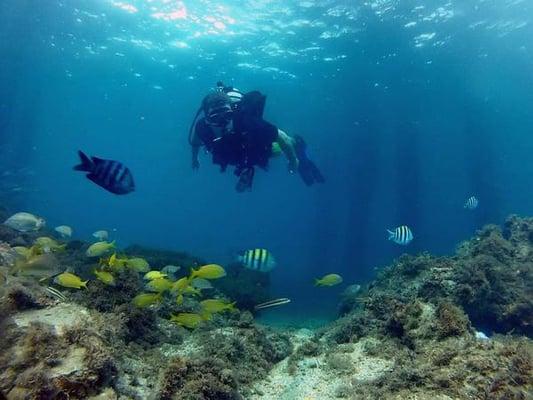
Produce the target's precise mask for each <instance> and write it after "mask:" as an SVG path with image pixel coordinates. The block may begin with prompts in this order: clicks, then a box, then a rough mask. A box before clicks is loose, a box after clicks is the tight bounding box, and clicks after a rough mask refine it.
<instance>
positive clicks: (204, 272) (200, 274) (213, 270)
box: [190, 264, 226, 279]
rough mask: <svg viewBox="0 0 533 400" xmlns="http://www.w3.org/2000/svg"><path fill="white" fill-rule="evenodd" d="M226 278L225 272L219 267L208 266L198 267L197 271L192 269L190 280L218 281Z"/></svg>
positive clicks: (214, 265)
mask: <svg viewBox="0 0 533 400" xmlns="http://www.w3.org/2000/svg"><path fill="white" fill-rule="evenodd" d="M224 276H226V271H225V270H224V268H222V267H221V266H220V265H217V264H208V265H204V266H202V267H200V268H199V269H198V270H195V269H194V268H193V269H192V272H191V276H190V279H194V278H203V279H218V278H222V277H224Z"/></svg>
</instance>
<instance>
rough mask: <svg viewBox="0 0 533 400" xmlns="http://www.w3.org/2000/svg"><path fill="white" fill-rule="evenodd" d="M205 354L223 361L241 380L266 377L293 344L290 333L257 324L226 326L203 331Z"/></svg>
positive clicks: (238, 380) (286, 355)
mask: <svg viewBox="0 0 533 400" xmlns="http://www.w3.org/2000/svg"><path fill="white" fill-rule="evenodd" d="M203 349H204V354H206V355H207V356H209V357H210V358H214V359H217V360H221V361H223V362H224V363H225V364H226V366H227V368H229V369H232V370H233V372H234V374H235V378H236V380H237V382H238V383H239V384H249V383H251V382H253V381H255V380H257V379H260V378H263V377H264V376H265V375H266V373H267V372H268V371H269V370H270V369H271V368H272V366H273V365H274V364H275V363H277V362H279V361H281V360H283V359H284V358H286V357H288V356H289V354H290V353H291V352H292V350H293V348H292V344H291V342H290V339H289V337H288V336H287V335H284V334H280V333H276V332H268V331H265V330H263V329H259V328H257V327H253V328H249V329H233V328H224V329H221V330H218V331H217V332H212V331H211V332H208V333H205V334H204V340H203Z"/></svg>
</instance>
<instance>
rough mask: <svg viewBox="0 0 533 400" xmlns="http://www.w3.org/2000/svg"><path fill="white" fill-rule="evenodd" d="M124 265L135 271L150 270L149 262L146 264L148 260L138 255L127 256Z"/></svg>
mask: <svg viewBox="0 0 533 400" xmlns="http://www.w3.org/2000/svg"><path fill="white" fill-rule="evenodd" d="M126 267H128V268H131V269H133V270H135V271H137V272H148V271H149V270H150V264H148V261H146V260H145V259H144V258H140V257H134V258H128V259H127V261H126Z"/></svg>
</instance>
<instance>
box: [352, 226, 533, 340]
mask: <svg viewBox="0 0 533 400" xmlns="http://www.w3.org/2000/svg"><path fill="white" fill-rule="evenodd" d="M531 293H533V219H532V218H525V219H521V218H518V217H516V216H512V217H510V218H509V219H508V220H507V222H506V223H505V230H504V233H502V231H501V230H500V228H498V227H497V226H494V225H489V226H487V227H485V228H483V229H482V230H480V231H479V232H478V233H477V235H476V237H474V238H472V239H471V240H469V241H466V242H464V243H462V244H461V245H460V246H459V248H458V250H457V253H456V255H455V256H452V257H433V256H431V255H430V254H427V253H426V254H421V255H418V256H410V255H404V256H402V257H400V258H399V259H398V260H397V261H396V262H395V263H394V264H393V265H391V266H390V267H388V268H385V269H384V270H382V271H381V272H380V274H379V276H378V277H377V279H376V281H374V282H373V283H372V284H371V285H370V286H369V289H368V293H366V294H365V295H364V296H363V295H361V294H358V295H357V297H358V299H350V301H351V302H352V304H353V307H352V309H355V308H357V307H361V306H364V307H363V308H364V310H365V311H364V312H362V313H360V314H359V315H365V314H367V313H370V315H371V317H372V318H373V319H374V320H378V321H382V322H383V321H389V322H390V323H391V324H394V321H395V317H394V315H393V314H394V313H397V312H398V308H402V307H405V306H406V305H407V304H408V303H409V302H410V301H412V299H417V300H419V301H422V302H426V303H430V304H432V305H438V304H439V303H441V302H451V303H452V304H455V305H456V306H458V307H461V308H462V309H463V310H464V311H465V312H466V313H467V315H468V317H469V319H470V320H471V321H472V323H473V324H474V326H477V327H479V328H483V330H485V329H488V330H492V331H495V332H498V333H507V332H511V331H512V332H513V333H522V334H525V335H528V336H530V337H531V336H532V335H533V297H532V296H531ZM346 304H347V302H346V301H345V302H344V303H343V309H344V310H345V311H346V310H350V308H349V307H347V305H346ZM391 328H392V329H394V327H393V326H392V325H391ZM397 328H398V329H399V328H400V327H399V326H398V327H397Z"/></svg>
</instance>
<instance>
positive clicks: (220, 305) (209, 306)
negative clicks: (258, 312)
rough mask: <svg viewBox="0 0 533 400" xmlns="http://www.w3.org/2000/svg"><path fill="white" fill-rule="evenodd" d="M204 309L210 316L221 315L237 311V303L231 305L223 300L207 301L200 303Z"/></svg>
mask: <svg viewBox="0 0 533 400" xmlns="http://www.w3.org/2000/svg"><path fill="white" fill-rule="evenodd" d="M200 305H201V306H202V309H203V310H204V311H206V312H208V313H209V314H214V313H219V312H223V311H226V310H227V311H237V309H236V308H235V302H233V303H230V302H228V301H226V300H221V299H207V300H202V301H201V302H200Z"/></svg>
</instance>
